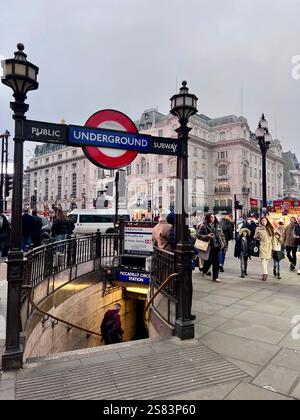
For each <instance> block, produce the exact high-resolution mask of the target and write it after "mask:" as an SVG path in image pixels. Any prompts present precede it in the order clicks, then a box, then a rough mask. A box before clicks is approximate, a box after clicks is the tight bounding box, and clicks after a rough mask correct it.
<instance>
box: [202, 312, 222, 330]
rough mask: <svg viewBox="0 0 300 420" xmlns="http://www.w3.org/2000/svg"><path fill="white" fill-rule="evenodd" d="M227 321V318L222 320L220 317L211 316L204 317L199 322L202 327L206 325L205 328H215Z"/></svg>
mask: <svg viewBox="0 0 300 420" xmlns="http://www.w3.org/2000/svg"><path fill="white" fill-rule="evenodd" d="M226 321H228V318H222V317H220V316H216V315H212V316H209V317H206V318H205V319H203V320H202V321H201V324H202V325H206V326H207V327H211V328H217V327H219V326H220V325H222V324H224V322H226Z"/></svg>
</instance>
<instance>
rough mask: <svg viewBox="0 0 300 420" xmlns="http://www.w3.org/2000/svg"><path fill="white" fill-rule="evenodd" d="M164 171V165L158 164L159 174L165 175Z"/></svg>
mask: <svg viewBox="0 0 300 420" xmlns="http://www.w3.org/2000/svg"><path fill="white" fill-rule="evenodd" d="M163 171H164V168H163V164H162V163H159V164H158V173H159V174H162V173H163Z"/></svg>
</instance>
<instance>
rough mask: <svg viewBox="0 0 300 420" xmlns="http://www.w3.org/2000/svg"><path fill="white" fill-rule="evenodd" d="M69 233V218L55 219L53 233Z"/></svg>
mask: <svg viewBox="0 0 300 420" xmlns="http://www.w3.org/2000/svg"><path fill="white" fill-rule="evenodd" d="M68 233H69V222H68V220H65V221H62V220H59V219H55V220H54V222H53V225H52V235H53V236H55V235H68Z"/></svg>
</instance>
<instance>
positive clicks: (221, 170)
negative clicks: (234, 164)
mask: <svg viewBox="0 0 300 420" xmlns="http://www.w3.org/2000/svg"><path fill="white" fill-rule="evenodd" d="M224 175H227V165H220V166H219V176H224Z"/></svg>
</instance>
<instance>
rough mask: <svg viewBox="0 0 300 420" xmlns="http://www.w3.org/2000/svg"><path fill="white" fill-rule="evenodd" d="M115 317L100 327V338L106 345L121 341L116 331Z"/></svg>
mask: <svg viewBox="0 0 300 420" xmlns="http://www.w3.org/2000/svg"><path fill="white" fill-rule="evenodd" d="M116 317H117V314H116V315H115V316H114V317H112V318H110V319H108V320H107V321H105V322H104V324H103V323H102V325H101V332H102V336H103V339H104V340H105V342H106V343H107V344H114V343H120V342H121V341H122V335H121V334H120V333H119V332H118V330H117V324H116Z"/></svg>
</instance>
